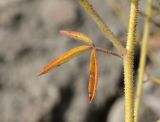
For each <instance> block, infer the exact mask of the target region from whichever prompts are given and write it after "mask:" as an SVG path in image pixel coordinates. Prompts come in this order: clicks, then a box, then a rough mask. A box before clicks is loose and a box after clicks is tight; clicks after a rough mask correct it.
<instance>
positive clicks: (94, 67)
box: [38, 31, 121, 103]
mask: <svg viewBox="0 0 160 122" xmlns="http://www.w3.org/2000/svg"><path fill="white" fill-rule="evenodd" d="M60 33H61V34H63V35H66V36H69V37H71V38H73V39H75V40H78V41H81V42H83V43H85V44H84V45H82V46H79V47H76V48H73V49H71V50H69V51H68V52H66V53H64V54H62V55H60V56H59V57H57V58H55V59H54V60H53V61H51V62H50V63H49V64H48V65H47V66H45V67H44V68H43V69H42V70H41V71H40V72H39V73H38V76H40V75H43V74H45V73H48V72H49V71H51V70H52V69H54V68H56V67H58V66H60V65H61V64H63V63H65V62H67V61H69V60H70V59H72V58H74V57H76V56H78V55H80V54H82V53H84V52H86V51H89V50H91V56H90V66H89V73H90V76H89V86H88V93H89V96H88V101H89V103H91V102H92V100H93V98H94V96H95V93H96V89H97V85H98V58H97V54H96V52H97V51H99V52H103V53H106V54H110V55H113V56H117V57H121V55H120V54H118V53H115V52H112V51H108V50H106V49H103V48H98V47H96V46H95V44H94V43H93V41H92V39H91V38H89V37H88V36H87V35H85V34H82V33H80V32H74V31H60Z"/></svg>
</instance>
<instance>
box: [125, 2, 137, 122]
mask: <svg viewBox="0 0 160 122" xmlns="http://www.w3.org/2000/svg"><path fill="white" fill-rule="evenodd" d="M137 14H138V0H131V7H130V19H129V26H128V27H129V28H128V38H127V45H126V49H127V54H126V56H125V57H124V62H123V63H124V86H125V88H124V94H125V95H124V96H125V122H133V121H134V110H133V107H134V87H133V82H134V81H133V75H134V52H135V43H136V41H135V39H136V37H135V36H136V23H137Z"/></svg>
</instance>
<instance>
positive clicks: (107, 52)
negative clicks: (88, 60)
mask: <svg viewBox="0 0 160 122" xmlns="http://www.w3.org/2000/svg"><path fill="white" fill-rule="evenodd" d="M95 49H96V50H97V51H99V52H103V53H105V54H107V55H108V54H109V55H113V56H117V57H119V58H122V55H120V54H118V53H115V52H112V51H110V50H106V49H103V48H98V47H95Z"/></svg>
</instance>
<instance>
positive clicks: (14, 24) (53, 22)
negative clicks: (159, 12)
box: [0, 0, 160, 122]
mask: <svg viewBox="0 0 160 122" xmlns="http://www.w3.org/2000/svg"><path fill="white" fill-rule="evenodd" d="M90 2H91V3H92V4H93V5H94V7H95V9H96V10H97V11H98V13H99V14H100V16H102V18H103V19H104V21H105V22H106V23H107V24H108V26H109V27H110V28H111V30H112V31H113V32H114V33H115V34H116V35H117V36H118V37H120V38H123V39H124V40H125V39H126V36H127V23H128V16H129V2H130V0H125V1H124V0H113V1H112V0H90ZM145 2H146V1H145V0H141V1H140V9H141V10H145ZM158 2H159V1H158V0H156V1H155V4H154V5H155V6H157V7H159V3H158ZM155 19H157V21H158V20H160V19H159V17H156V18H155ZM143 21H144V17H139V24H138V31H139V33H140V34H142V30H143ZM61 29H67V30H74V31H80V32H83V33H85V34H87V35H89V36H90V37H92V38H93V39H94V41H95V43H96V45H97V46H99V47H103V48H107V49H110V50H114V51H116V50H115V49H114V48H113V46H112V44H111V43H110V42H109V41H108V40H106V39H105V38H104V37H103V35H102V34H101V32H100V31H99V29H98V28H97V25H96V24H95V23H94V22H93V20H92V19H91V18H90V17H89V16H88V15H87V14H86V13H85V12H84V10H83V9H82V8H81V6H80V4H79V0H0V122H123V121H124V120H123V117H124V113H123V109H124V105H123V67H122V60H121V59H118V58H116V57H113V56H106V55H104V54H99V53H98V58H99V65H100V66H99V67H100V68H99V70H100V76H99V84H98V90H97V94H96V97H95V100H94V101H93V103H92V104H89V103H88V91H87V88H88V79H89V72H88V67H89V54H90V52H87V53H85V54H82V55H81V56H78V57H77V58H74V59H73V60H72V61H69V62H68V63H66V64H64V65H63V66H61V67H59V68H57V69H55V70H54V71H52V72H50V73H48V74H46V75H44V76H41V77H37V76H36V74H37V72H39V71H40V69H41V68H42V67H43V66H45V65H46V64H47V63H48V62H49V61H50V60H52V59H53V58H54V57H56V56H57V55H59V54H62V53H63V52H65V51H67V50H69V49H71V48H73V47H76V46H78V45H82V43H80V42H76V41H73V40H71V39H69V38H66V37H64V36H62V35H60V34H59V30H61ZM158 29H159V28H158V27H157V26H155V25H154V24H152V33H155V32H156V33H157V32H158ZM159 36H160V34H158V36H157V39H153V38H152V39H153V41H151V45H152V47H153V48H152V49H154V50H153V51H151V53H150V55H149V57H148V65H149V67H150V73H151V74H152V75H154V76H155V77H158V76H160V68H159V66H157V65H154V63H153V61H152V60H150V59H155V60H156V61H157V63H158V64H159V63H160V58H159V57H160V51H159V50H158V48H159V47H160V46H159V47H158V48H157V47H156V48H155V47H154V46H157V45H160V37H159ZM155 40H156V42H155V43H154V41H155ZM159 49H160V48H159ZM136 51H137V53H136V55H135V66H136V67H135V75H136V73H137V68H138V61H139V48H138V47H137V50H136ZM150 57H152V58H150ZM153 57H154V58H153ZM155 60H154V61H155ZM158 119H160V86H158V85H157V84H155V83H153V82H150V81H148V82H146V83H145V84H144V94H143V97H142V104H141V117H140V120H141V122H156V121H157V120H158Z"/></svg>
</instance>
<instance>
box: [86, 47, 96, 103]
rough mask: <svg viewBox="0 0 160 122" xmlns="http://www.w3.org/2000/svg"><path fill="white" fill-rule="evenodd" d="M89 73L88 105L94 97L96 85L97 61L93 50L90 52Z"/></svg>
mask: <svg viewBox="0 0 160 122" xmlns="http://www.w3.org/2000/svg"><path fill="white" fill-rule="evenodd" d="M89 72H90V78H89V87H88V92H89V97H88V101H89V103H91V102H92V100H93V98H94V96H95V93H96V89H97V84H98V60H97V56H96V50H95V49H93V50H92V52H91V57H90V68H89Z"/></svg>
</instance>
